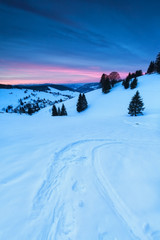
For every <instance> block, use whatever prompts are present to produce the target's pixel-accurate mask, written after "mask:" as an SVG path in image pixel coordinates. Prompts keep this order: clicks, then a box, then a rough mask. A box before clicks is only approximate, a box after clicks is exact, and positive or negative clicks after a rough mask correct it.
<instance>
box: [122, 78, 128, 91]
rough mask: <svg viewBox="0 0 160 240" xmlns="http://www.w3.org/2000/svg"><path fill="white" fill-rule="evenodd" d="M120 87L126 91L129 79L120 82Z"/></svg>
mask: <svg viewBox="0 0 160 240" xmlns="http://www.w3.org/2000/svg"><path fill="white" fill-rule="evenodd" d="M122 85H123V86H124V88H125V89H128V88H129V79H127V78H126V80H124V81H123V82H122Z"/></svg>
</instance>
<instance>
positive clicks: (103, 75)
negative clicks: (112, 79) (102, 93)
mask: <svg viewBox="0 0 160 240" xmlns="http://www.w3.org/2000/svg"><path fill="white" fill-rule="evenodd" d="M107 77H108V76H107V74H105V73H103V74H102V76H101V79H100V84H101V86H102V85H103V82H104V81H105V80H106V78H107Z"/></svg>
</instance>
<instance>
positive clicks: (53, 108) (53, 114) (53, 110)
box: [52, 105, 58, 116]
mask: <svg viewBox="0 0 160 240" xmlns="http://www.w3.org/2000/svg"><path fill="white" fill-rule="evenodd" d="M52 116H58V112H57V108H56V106H55V105H53V107H52Z"/></svg>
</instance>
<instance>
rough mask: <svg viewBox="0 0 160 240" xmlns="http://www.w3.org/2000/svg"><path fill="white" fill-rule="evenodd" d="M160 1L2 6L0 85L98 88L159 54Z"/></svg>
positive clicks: (59, 0) (43, 0) (13, 1)
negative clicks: (112, 74) (106, 76)
mask: <svg viewBox="0 0 160 240" xmlns="http://www.w3.org/2000/svg"><path fill="white" fill-rule="evenodd" d="M159 9H160V1H155V0H153V1H148V0H145V1H144V0H134V1H133V0H132V1H131V0H122V1H118V0H23V1H22V0H0V83H6V84H32V83H76V82H97V81H99V80H100V77H101V75H102V73H103V72H104V73H107V74H108V73H110V72H112V71H118V72H119V73H120V75H121V77H122V78H123V77H125V76H126V74H127V73H128V72H134V71H136V70H137V69H142V70H143V71H144V72H145V71H146V70H147V67H148V65H149V63H150V61H151V60H155V58H156V55H157V54H158V52H159V51H160V31H159V23H160V14H159Z"/></svg>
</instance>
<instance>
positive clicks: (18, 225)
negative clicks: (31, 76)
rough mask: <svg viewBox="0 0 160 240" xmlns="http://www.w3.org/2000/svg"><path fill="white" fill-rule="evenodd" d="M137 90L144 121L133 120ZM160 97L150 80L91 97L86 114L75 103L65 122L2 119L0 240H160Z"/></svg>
mask: <svg viewBox="0 0 160 240" xmlns="http://www.w3.org/2000/svg"><path fill="white" fill-rule="evenodd" d="M137 90H139V92H140V95H141V97H142V98H143V101H144V104H145V111H144V115H143V116H139V117H130V116H129V115H128V114H127V112H128V110H127V108H128V105H129V102H130V100H131V97H132V96H133V95H134V94H135V92H136V91H137ZM159 91H160V76H159V75H156V74H154V75H150V76H149V75H145V76H143V77H139V78H138V87H137V88H136V89H134V90H130V89H128V90H125V89H124V88H123V87H122V85H121V84H119V85H116V86H115V87H114V88H113V89H112V91H111V92H110V93H109V94H106V95H105V94H102V92H101V90H100V89H99V90H95V91H93V92H90V93H87V94H86V97H87V100H88V104H89V107H88V109H87V110H86V111H84V112H82V113H77V112H76V102H77V98H73V99H70V100H67V101H66V102H65V106H66V108H67V112H68V116H66V117H52V116H51V112H50V111H51V107H48V108H45V109H43V110H41V111H39V112H38V113H37V114H35V115H32V116H28V115H18V114H0V132H1V134H0V143H1V144H0V171H1V172H0V196H1V197H0V216H1V218H0V239H7V240H21V239H23V240H28V239H30V240H50V239H54V240H69V239H70V240H75V239H76V240H86V239H91V240H97V239H98V240H122V239H123V240H131V239H134V240H135V239H136V240H137V239H139V240H159V239H160V224H159V223H160V205H159V182H160V158H159V156H160V131H159V122H160V105H159ZM18 97H19V95H18ZM6 101H7V100H6ZM58 104H60V105H61V103H58ZM58 104H57V105H58Z"/></svg>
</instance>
